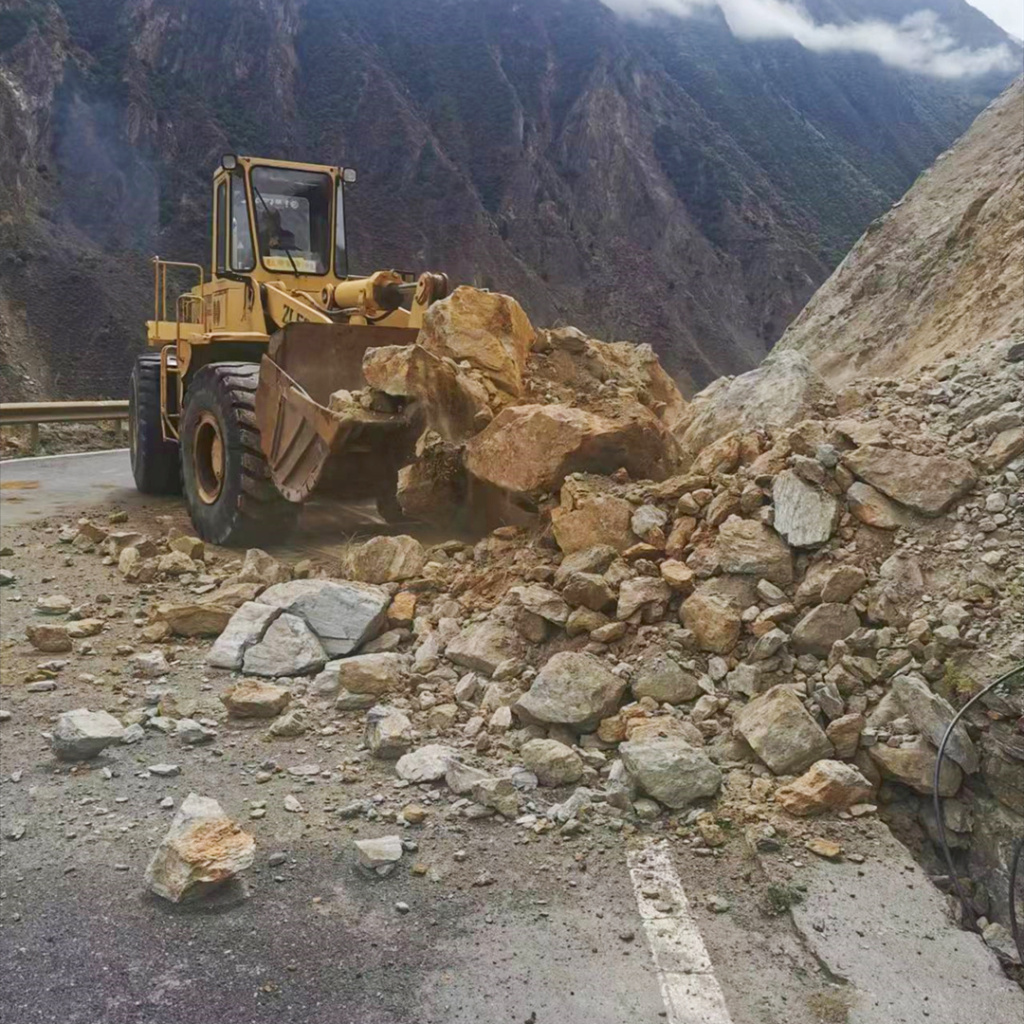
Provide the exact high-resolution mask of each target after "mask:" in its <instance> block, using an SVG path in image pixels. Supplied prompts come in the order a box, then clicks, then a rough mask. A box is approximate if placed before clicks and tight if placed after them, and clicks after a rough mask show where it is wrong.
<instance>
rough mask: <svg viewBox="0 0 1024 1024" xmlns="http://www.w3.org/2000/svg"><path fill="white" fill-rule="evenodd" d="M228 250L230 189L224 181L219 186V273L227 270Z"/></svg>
mask: <svg viewBox="0 0 1024 1024" xmlns="http://www.w3.org/2000/svg"><path fill="white" fill-rule="evenodd" d="M227 250H228V187H227V185H226V184H225V183H224V182H223V181H222V182H221V183H220V184H219V185H218V186H217V268H216V270H217V273H218V274H223V273H224V272H225V271H226V270H227V269H228V266H227Z"/></svg>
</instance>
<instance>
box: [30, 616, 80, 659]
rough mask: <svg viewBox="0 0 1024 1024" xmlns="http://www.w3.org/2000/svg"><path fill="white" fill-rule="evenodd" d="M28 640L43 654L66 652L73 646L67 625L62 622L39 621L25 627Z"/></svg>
mask: <svg viewBox="0 0 1024 1024" xmlns="http://www.w3.org/2000/svg"><path fill="white" fill-rule="evenodd" d="M25 636H27V637H28V642H29V643H30V644H31V645H32V646H33V647H34V648H35V649H36V650H37V651H42V652H43V653H44V654H66V653H67V652H68V651H70V650H71V649H72V647H73V644H72V643H71V637H70V636H69V634H68V627H67V626H65V625H63V624H54V625H51V624H49V623H41V624H39V625H31V626H26V627H25Z"/></svg>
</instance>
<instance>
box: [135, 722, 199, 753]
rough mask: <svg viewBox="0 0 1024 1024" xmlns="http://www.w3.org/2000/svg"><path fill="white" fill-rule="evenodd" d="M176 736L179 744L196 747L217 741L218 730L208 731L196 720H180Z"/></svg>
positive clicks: (175, 732) (175, 731)
mask: <svg viewBox="0 0 1024 1024" xmlns="http://www.w3.org/2000/svg"><path fill="white" fill-rule="evenodd" d="M126 731H127V730H126ZM174 735H175V737H176V738H177V740H178V742H179V743H183V744H184V745H185V746H187V747H195V746H198V745H199V744H200V743H209V742H210V741H211V740H215V739H216V738H217V730H216V729H208V728H207V727H206V726H205V725H202V724H201V723H200V722H197V721H196V720H195V719H194V718H179V719H178V724H177V727H176V728H175V730H174Z"/></svg>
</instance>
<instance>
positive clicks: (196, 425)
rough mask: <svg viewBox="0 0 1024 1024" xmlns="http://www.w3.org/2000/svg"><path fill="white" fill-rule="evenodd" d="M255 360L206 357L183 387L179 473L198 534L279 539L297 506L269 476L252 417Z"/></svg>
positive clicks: (225, 539)
mask: <svg viewBox="0 0 1024 1024" xmlns="http://www.w3.org/2000/svg"><path fill="white" fill-rule="evenodd" d="M259 373H260V368H259V365H258V364H256V363H211V364H210V365H208V366H204V367H203V368H202V369H201V370H199V371H198V373H196V375H195V378H194V379H193V380H192V382H191V383H190V384H189V386H188V388H187V390H186V392H185V402H184V408H183V410H182V416H181V446H180V447H181V476H182V481H183V483H184V490H185V501H186V503H187V505H188V510H189V514H190V515H191V516H192V523H193V525H194V526H195V528H196V530H197V532H198V533H199V535H200V536H201V537H202V538H203V539H204V540H207V541H210V542H211V543H213V544H224V545H228V546H246V547H249V546H256V545H264V544H272V543H280V542H281V541H282V540H283V539H284V538H285V537H286V536H287V534H288V533H289V532H290V531H291V529H292V527H293V526H294V525H295V521H296V519H297V518H298V515H299V511H300V508H301V506H299V505H295V504H292V502H290V501H286V500H285V499H284V498H283V497H281V495H280V493H279V492H278V490H277V488H276V487H275V486H274V482H273V481H272V480H271V478H270V472H269V470H268V468H267V462H266V459H265V457H264V455H263V451H262V450H261V448H260V432H259V428H258V427H257V425H256V415H255V402H256V387H257V385H258V384H259Z"/></svg>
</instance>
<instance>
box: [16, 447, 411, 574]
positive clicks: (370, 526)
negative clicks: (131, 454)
mask: <svg viewBox="0 0 1024 1024" xmlns="http://www.w3.org/2000/svg"><path fill="white" fill-rule="evenodd" d="M110 509H124V510H125V511H127V512H129V513H130V514H133V513H142V514H144V515H147V516H150V517H154V518H155V517H156V516H164V517H169V519H168V523H173V524H175V525H177V526H180V527H182V528H187V526H188V514H187V512H186V511H185V508H184V505H183V503H182V500H181V498H180V497H169V498H161V497H153V496H150V495H145V494H139V492H138V491H137V490H136V489H135V483H134V481H133V480H132V473H131V466H130V464H129V461H128V449H127V448H125V449H119V450H116V451H109V452H87V453H84V454H81V455H52V456H45V457H42V458H37V459H9V460H6V461H3V462H0V515H2V516H3V522H4V524H5V525H7V526H11V527H14V526H22V525H30V524H32V523H38V522H41V521H43V520H49V519H57V518H58V517H62V518H63V519H64V520H67V519H68V518H69V517H71V516H79V515H83V514H84V515H88V514H90V512H93V511H96V510H102V511H103V513H104V514H105V513H106V512H107V511H108V510H110ZM390 529H392V528H390V527H388V526H386V525H385V524H384V523H382V522H381V520H380V519H379V518H378V517H377V515H376V512H375V509H374V506H373V503H372V502H369V503H345V504H342V503H338V502H324V503H322V504H320V503H315V502H314V503H312V504H311V505H309V506H307V507H306V508H305V509H304V510H303V514H302V519H301V522H300V524H299V528H298V529H297V530H296V531H295V533H294V534H293V535H292V536H291V537H289V538H288V542H287V544H286V545H285V544H282V545H278V546H276V547H274V546H268V548H269V550H271V551H274V553H275V554H279V555H281V556H285V555H293V556H296V557H300V556H302V555H318V556H320V557H323V558H328V559H330V558H332V557H335V556H336V555H337V554H338V552H339V551H340V549H341V547H342V546H343V545H344V543H345V542H346V541H347V540H348V539H349V538H350V537H352V536H353V535H355V534H358V535H365V534H369V533H379V532H382V531H387V530H390ZM424 539H425V540H429V538H426V537H425V538H424Z"/></svg>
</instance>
